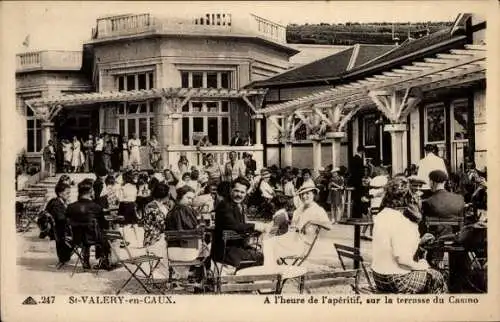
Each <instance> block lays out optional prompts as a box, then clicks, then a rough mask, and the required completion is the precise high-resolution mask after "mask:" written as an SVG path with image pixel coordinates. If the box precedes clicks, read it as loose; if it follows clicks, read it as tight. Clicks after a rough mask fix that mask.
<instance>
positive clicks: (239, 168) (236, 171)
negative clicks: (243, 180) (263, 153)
mask: <svg viewBox="0 0 500 322" xmlns="http://www.w3.org/2000/svg"><path fill="white" fill-rule="evenodd" d="M245 170H246V166H245V162H244V161H243V160H236V152H234V151H231V152H229V161H228V162H227V163H226V165H225V166H224V176H225V181H232V180H235V179H236V178H238V177H244V176H245Z"/></svg>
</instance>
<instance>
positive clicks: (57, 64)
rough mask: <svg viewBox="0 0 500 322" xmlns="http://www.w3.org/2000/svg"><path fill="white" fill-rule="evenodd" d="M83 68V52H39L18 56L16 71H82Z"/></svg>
mask: <svg viewBox="0 0 500 322" xmlns="http://www.w3.org/2000/svg"><path fill="white" fill-rule="evenodd" d="M81 66H82V52H81V51H59V50H55V51H37V52H28V53H22V54H18V55H17V66H16V69H17V70H18V71H19V70H26V69H31V68H68V69H80V68H81Z"/></svg>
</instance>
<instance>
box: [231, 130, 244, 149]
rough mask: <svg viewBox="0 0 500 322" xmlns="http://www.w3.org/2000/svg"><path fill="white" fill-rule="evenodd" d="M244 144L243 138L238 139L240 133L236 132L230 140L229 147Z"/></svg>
mask: <svg viewBox="0 0 500 322" xmlns="http://www.w3.org/2000/svg"><path fill="white" fill-rule="evenodd" d="M244 143H245V141H244V140H243V138H241V137H240V131H236V133H234V136H233V137H232V138H231V143H230V145H231V146H242V145H243V144H244Z"/></svg>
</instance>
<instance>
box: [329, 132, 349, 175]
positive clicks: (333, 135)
mask: <svg viewBox="0 0 500 322" xmlns="http://www.w3.org/2000/svg"><path fill="white" fill-rule="evenodd" d="M344 136H345V132H328V133H326V137H327V138H328V139H331V140H332V165H333V168H336V167H339V166H340V142H341V141H342V139H343V138H344Z"/></svg>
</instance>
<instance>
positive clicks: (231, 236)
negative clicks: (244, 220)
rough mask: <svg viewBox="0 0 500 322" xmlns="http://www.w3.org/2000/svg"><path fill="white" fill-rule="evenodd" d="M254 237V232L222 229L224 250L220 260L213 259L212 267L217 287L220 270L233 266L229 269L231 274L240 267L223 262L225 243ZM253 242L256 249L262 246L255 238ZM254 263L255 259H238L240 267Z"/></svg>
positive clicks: (224, 258)
mask: <svg viewBox="0 0 500 322" xmlns="http://www.w3.org/2000/svg"><path fill="white" fill-rule="evenodd" d="M256 237H257V235H256V234H251V233H244V234H241V233H238V232H236V231H234V230H224V231H222V242H223V243H224V252H223V255H222V261H221V262H215V261H213V263H214V267H215V272H214V275H215V279H216V285H217V287H218V286H220V277H221V275H222V270H223V269H224V268H227V267H231V268H233V270H232V271H231V275H234V274H236V272H237V271H238V270H239V269H240V268H237V267H233V266H231V265H229V264H226V263H225V260H226V249H227V243H228V242H229V241H233V240H245V239H248V238H256ZM253 244H254V246H255V248H256V249H257V250H258V249H261V248H262V246H261V245H260V244H258V242H257V240H255V241H254V243H253ZM255 263H256V261H254V260H244V261H240V267H241V268H245V267H250V266H252V265H254V264H255Z"/></svg>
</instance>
